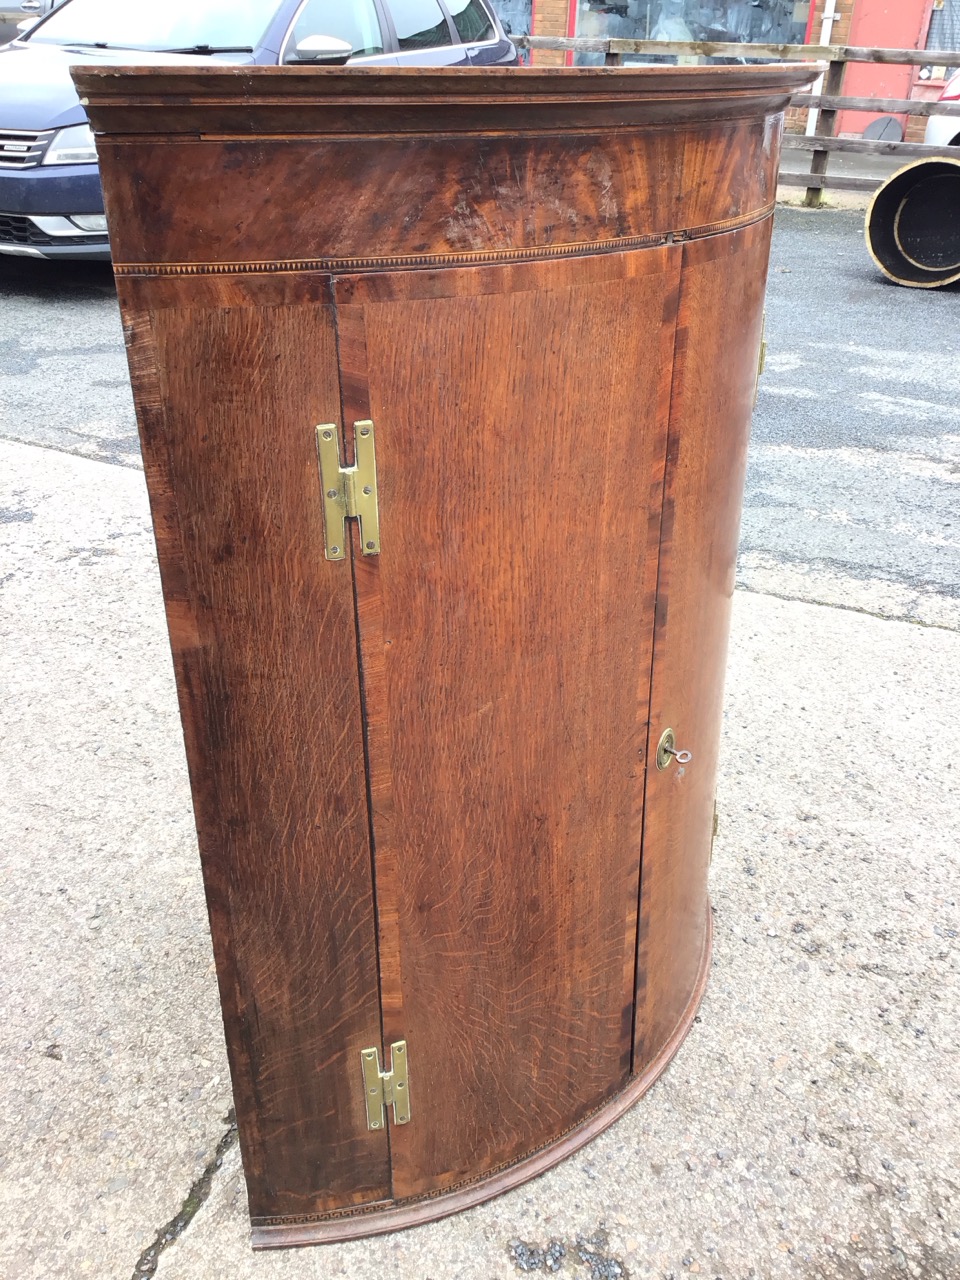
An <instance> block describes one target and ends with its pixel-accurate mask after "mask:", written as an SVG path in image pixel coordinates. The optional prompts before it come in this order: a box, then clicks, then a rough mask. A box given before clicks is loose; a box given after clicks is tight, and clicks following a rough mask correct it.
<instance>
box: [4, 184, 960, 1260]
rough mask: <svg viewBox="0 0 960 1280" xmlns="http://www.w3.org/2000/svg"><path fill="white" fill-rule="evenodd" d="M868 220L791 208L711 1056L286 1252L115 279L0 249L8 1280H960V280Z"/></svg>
mask: <svg viewBox="0 0 960 1280" xmlns="http://www.w3.org/2000/svg"><path fill="white" fill-rule="evenodd" d="M861 219H862V215H858V214H856V213H852V212H846V211H837V212H816V213H814V212H809V211H804V210H798V209H781V210H780V211H779V212H778V215H777V230H776V234H775V243H774V251H773V257H772V260H771V272H770V281H769V292H768V327H767V336H768V340H769V343H770V351H769V356H768V363H767V372H766V374H765V375H764V377H763V379H762V381H761V392H760V398H759V402H758V407H757V413H756V417H755V424H754V435H753V444H752V451H751V459H750V470H749V478H748V488H747V498H746V508H745V514H744V523H743V533H742V547H741V558H740V570H739V580H740V587H741V589H740V590H739V591H738V592H737V597H736V602H735V622H734V632H733V636H732V641H731V650H730V666H729V672H728V678H727V700H726V713H725V736H724V747H723V755H722V760H721V776H720V781H719V793H718V809H719V831H718V835H717V840H716V845H715V855H714V861H713V867H712V895H713V904H714V922H715V932H716V942H715V960H714V966H713V972H712V976H711V980H710V985H709V988H708V992H707V996H706V998H705V1001H704V1004H703V1006H702V1008H701V1011H700V1014H699V1016H698V1019H697V1023H696V1025H695V1026H694V1029H693V1031H692V1033H691V1035H690V1036H689V1038H688V1040H687V1041H686V1042H685V1044H684V1046H683V1047H682V1049H681V1051H680V1053H679V1054H678V1056H677V1058H676V1060H675V1062H674V1063H673V1065H672V1066H671V1067H670V1069H669V1070H668V1071H667V1072H666V1074H665V1075H664V1077H663V1078H662V1079H661V1080H660V1081H659V1082H658V1083H657V1084H656V1085H655V1086H654V1088H653V1089H652V1090H651V1091H650V1093H649V1094H648V1095H647V1096H646V1097H645V1098H644V1099H643V1100H642V1101H641V1102H640V1103H639V1104H638V1105H637V1106H636V1107H635V1108H634V1109H633V1110H632V1111H631V1112H630V1113H628V1114H627V1115H626V1116H625V1117H624V1118H623V1119H621V1120H620V1121H619V1122H618V1123H617V1124H616V1125H614V1126H613V1127H612V1128H611V1129H610V1130H609V1131H607V1132H606V1133H605V1134H603V1135H602V1136H601V1137H600V1138H598V1139H597V1140H596V1141H595V1142H593V1143H592V1144H590V1145H589V1146H588V1147H586V1148H584V1149H583V1150H582V1151H580V1152H579V1153H577V1154H576V1155H574V1156H573V1157H571V1158H570V1159H569V1160H567V1161H565V1162H564V1163H563V1164H561V1165H560V1166H559V1167H558V1168H556V1169H555V1170H553V1171H552V1172H550V1173H548V1174H545V1175H544V1176H542V1177H541V1178H539V1179H537V1180H536V1181H534V1182H532V1183H530V1184H528V1185H526V1186H524V1187H521V1188H520V1189H518V1190H517V1191H514V1192H512V1193H510V1194H508V1195H506V1196H503V1197H501V1198H500V1199H498V1200H496V1201H493V1202H491V1203H489V1204H486V1205H482V1206H480V1207H478V1208H476V1209H473V1210H471V1211H470V1212H468V1213H465V1214H462V1215H459V1216H457V1217H454V1218H450V1219H447V1220H445V1221H443V1222H440V1223H435V1224H432V1225H429V1226H425V1227H421V1228H417V1229H414V1230H410V1231H407V1232H403V1233H399V1234H394V1235H387V1236H383V1237H379V1238H376V1239H372V1240H368V1241H363V1242H357V1243H351V1244H346V1245H334V1246H326V1247H322V1248H314V1249H311V1250H303V1251H294V1252H288V1253H276V1254H259V1255H253V1254H252V1253H251V1252H250V1250H249V1247H248V1244H247V1227H246V1206H245V1197H244V1186H243V1179H242V1174H241V1170H240V1164H239V1155H238V1151H237V1147H236V1144H235V1142H234V1140H233V1130H232V1127H231V1124H230V1119H229V1108H230V1091H229V1081H228V1075H227V1069H226V1061H225V1055H224V1050H223V1037H222V1031H221V1028H220V1021H219V1011H218V1001H217V991H216V982H215V975H214V970H213V962H212V955H211V951H210V943H209V934H208V931H207V925H206V915H205V908H204V904H203V895H202V887H201V881H200V871H199V861H198V858H197V852H196V844H195V837H194V835H193V826H192V817H191V809H190V793H189V787H188V783H187V778H186V768H185V762H184V757H183V748H182V742H181V737H180V728H179V718H178V714H177V707H176V697H175V690H174V685H173V675H172V669H171V664H170V660H169V655H168V649H167V640H166V632H165V625H164V619H163V609H162V602H161V596H160V587H159V580H158V577H157V572H156V566H155V559H154V551H153V541H152V532H151V529H150V523H149V515H148V510H147V503H146V491H145V487H144V483H143V476H142V472H141V470H140V464H139V451H138V447H137V442H136V432H135V423H134V419H133V410H132V404H131V400H130V396H129V391H128V387H127V381H126V370H125V360H124V353H123V344H122V340H121V334H120V326H119V318H118V315H117V309H116V299H115V295H114V293H113V289H112V284H111V280H110V276H109V273H108V272H107V271H105V270H104V269H103V268H98V267H93V266H88V267H83V268H81V267H73V268H70V267H65V266H62V265H61V266H55V265H53V264H44V263H36V262H25V261H18V260H15V259H11V260H9V261H6V262H5V261H2V260H0V299H2V302H0V634H2V641H0V708H2V720H3V734H2V740H0V756H2V770H0V776H2V777H3V779H4V783H3V786H2V788H0V829H2V830H3V832H4V836H3V853H2V858H3V866H4V876H3V880H2V902H0V911H2V913H3V925H2V937H3V960H2V965H0V1010H2V1026H3V1029H2V1032H0V1134H2V1138H0V1208H2V1214H3V1220H4V1226H3V1229H2V1232H0V1275H2V1276H3V1277H4V1280H50V1278H51V1277H54V1276H64V1277H70V1280H73V1278H74V1277H86V1276H89V1277H93V1278H94V1280H107V1278H109V1280H113V1278H114V1277H116V1278H117V1280H127V1278H128V1277H131V1276H150V1275H156V1276H158V1277H161V1278H162V1280H174V1278H175V1280H208V1278H209V1280H221V1278H222V1277H226V1276H229V1277H230V1278H231V1280H243V1278H244V1277H251V1278H254V1277H255V1278H256V1280H274V1277H277V1278H281V1277H283V1278H287V1277H289V1278H290V1280H293V1278H296V1280H309V1278H312V1277H315V1278H316V1280H328V1278H330V1280H332V1278H333V1277H340V1276H346V1277H354V1278H356V1280H368V1277H369V1278H370V1280H373V1278H374V1277H380V1276H384V1275H390V1276H395V1277H404V1278H407V1277H409V1280H454V1278H456V1280H509V1278H510V1277H513V1276H516V1275H517V1274H520V1273H534V1274H536V1273H538V1272H541V1273H544V1274H546V1272H547V1271H548V1270H550V1268H551V1266H552V1262H551V1260H556V1261H557V1262H558V1263H559V1265H560V1266H561V1270H560V1272H559V1274H561V1275H569V1276H570V1277H572V1280H622V1278H623V1277H632V1278H633V1280H639V1278H644V1280H646V1278H648V1277H649V1278H655V1280H680V1277H682V1276H686V1275H700V1276H703V1277H710V1280H716V1278H718V1277H719V1278H720V1280H768V1278H769V1280H781V1278H783V1280H786V1278H788V1277H789V1278H790V1280H794V1278H796V1280H801V1278H802V1280H810V1278H817V1277H824V1278H825V1280H826V1278H828V1277H830V1278H836V1280H850V1278H855V1277H861V1276H863V1277H874V1280H894V1278H896V1280H900V1277H905V1276H913V1277H918V1278H921V1280H958V1278H960V1152H958V1145H957V1141H956V1134H957V1132H958V1130H960V1097H958V1085H957V1081H958V1078H960V1071H958V1067H960V1062H958V1058H960V1051H958V1047H957V1046H958V1043H960V1039H958V1023H960V1019H958V1013H957V1010H958V1008H960V943H958V934H960V908H958V899H960V853H958V840H957V829H958V816H960V774H958V768H957V765H956V763H955V762H956V760H957V759H958V758H960V717H958V715H957V707H958V705H960V553H958V543H960V516H958V510H960V508H958V503H957V493H958V484H960V374H958V372H957V367H956V346H957V330H958V322H960V293H958V292H957V291H955V290H954V291H950V290H946V291H942V292H927V291H919V290H918V291H909V290H903V289H898V288H896V287H895V286H892V285H889V284H887V283H886V282H884V281H883V280H882V279H880V277H879V276H878V274H877V272H876V271H875V269H874V268H873V266H872V264H871V263H870V261H869V258H868V256H867V254H866V251H865V249H864V245H863V239H862V232H861V226H862V221H861ZM548 1262H549V1263H550V1266H548Z"/></svg>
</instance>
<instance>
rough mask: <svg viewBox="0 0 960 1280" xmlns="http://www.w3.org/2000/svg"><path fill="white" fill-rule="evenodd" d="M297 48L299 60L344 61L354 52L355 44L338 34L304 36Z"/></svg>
mask: <svg viewBox="0 0 960 1280" xmlns="http://www.w3.org/2000/svg"><path fill="white" fill-rule="evenodd" d="M296 49H297V60H298V61H299V62H333V63H344V62H346V61H347V59H348V58H349V57H350V55H351V54H352V53H353V45H352V44H348V43H347V41H346V40H340V39H339V38H338V37H337V36H304V38H303V39H302V40H298V41H297V45H296Z"/></svg>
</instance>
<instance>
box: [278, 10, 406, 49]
mask: <svg viewBox="0 0 960 1280" xmlns="http://www.w3.org/2000/svg"><path fill="white" fill-rule="evenodd" d="M307 36H335V37H336V38H337V39H338V40H345V41H346V42H347V44H349V45H350V47H351V49H353V52H354V54H355V55H356V56H358V57H360V56H363V55H364V54H368V55H369V54H375V53H383V33H382V32H381V30H380V19H379V18H378V17H377V11H376V8H375V7H374V4H373V0H349V3H347V4H344V3H343V0H307V3H306V4H305V5H304V7H303V8H302V9H301V10H300V15H299V17H298V18H297V20H296V22H295V23H294V25H293V32H292V34H291V37H290V40H289V42H288V44H287V48H286V53H285V55H284V61H288V60H290V59H294V60H295V59H296V56H297V44H298V43H299V42H300V41H301V40H305V39H306V38H307Z"/></svg>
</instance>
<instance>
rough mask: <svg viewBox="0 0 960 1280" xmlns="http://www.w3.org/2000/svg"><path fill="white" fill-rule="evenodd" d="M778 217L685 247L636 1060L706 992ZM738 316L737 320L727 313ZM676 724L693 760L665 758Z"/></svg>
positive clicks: (648, 1058)
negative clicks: (747, 490)
mask: <svg viewBox="0 0 960 1280" xmlns="http://www.w3.org/2000/svg"><path fill="white" fill-rule="evenodd" d="M770 228H771V224H770V221H769V220H767V221H766V222H763V223H760V224H758V225H756V226H753V227H747V228H745V229H744V230H742V231H737V232H734V233H731V234H728V235H722V236H710V237H708V238H705V239H703V240H701V241H697V242H695V243H692V244H688V245H685V246H684V249H683V277H682V282H681V286H680V309H679V316H678V325H677V349H676V363H675V367H674V372H673V395H672V408H671V415H670V447H669V449H668V465H667V478H666V487H665V502H664V525H663V534H662V547H661V553H660V585H659V589H658V593H657V628H656V636H655V640H654V659H653V682H652V702H651V711H652V714H651V730H650V742H649V750H648V766H647V771H648V783H647V794H646V810H645V814H644V835H643V875H642V881H643V883H642V889H641V924H640V942H639V952H638V965H637V975H638V989H637V1027H636V1065H637V1069H638V1070H642V1069H643V1068H645V1067H647V1066H649V1065H650V1063H651V1062H652V1061H653V1059H654V1058H656V1057H657V1055H658V1054H660V1053H661V1052H662V1049H663V1046H664V1044H665V1043H666V1042H667V1041H669V1040H670V1038H671V1037H672V1036H673V1035H674V1033H675V1032H676V1030H677V1028H678V1026H679V1024H680V1022H681V1020H682V1019H683V1017H684V1014H685V1012H688V1010H689V1005H690V1002H691V1001H692V1000H695V999H696V998H698V996H699V990H698V975H701V974H703V972H704V958H705V950H706V947H707V946H708V943H709V920H708V910H709V907H708V900H707V864H708V861H709V857H710V847H711V842H712V826H713V819H714V789H715V785H716V774H717V756H718V752H719V747H720V729H721V723H722V701H723V675H724V669H725V667H726V655H727V635H728V632H729V627H730V606H731V603H732V600H733V589H734V583H735V578H736V561H737V541H738V535H739V528H740V505H741V499H742V494H743V482H744V475H745V472H746V462H747V441H748V437H749V432H750V415H751V411H752V408H753V401H754V396H755V391H756V384H757V359H758V352H759V346H760V330H761V323H762V312H763V291H764V282H765V279H766V266H767V255H768V253H769V247H770ZM722 317H725V318H726V319H722ZM667 728H671V729H673V730H674V733H675V735H676V746H677V748H678V749H679V750H681V751H690V752H691V753H692V756H693V759H692V760H691V762H690V763H689V764H687V765H685V766H681V765H679V764H678V763H677V762H676V761H673V762H672V763H670V764H668V765H667V767H666V768H664V769H662V770H661V769H658V768H657V766H656V762H655V756H656V750H657V743H658V740H659V737H660V735H661V734H662V733H663V731H664V730H665V729H667Z"/></svg>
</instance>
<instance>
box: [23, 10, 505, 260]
mask: <svg viewBox="0 0 960 1280" xmlns="http://www.w3.org/2000/svg"><path fill="white" fill-rule="evenodd" d="M211 61H215V62H231V63H237V64H251V65H259V66H277V65H286V64H297V65H300V66H302V65H304V64H312V65H318V66H319V65H343V64H344V63H350V64H353V63H358V64H362V65H376V66H389V67H398V66H399V67H405V66H418V67H438V66H457V65H460V66H487V65H492V64H503V63H512V62H516V61H517V52H516V49H515V48H514V46H513V44H512V43H511V41H510V40H508V39H507V37H506V36H505V35H504V32H503V28H502V26H501V25H500V22H499V20H498V18H497V17H496V14H495V13H494V12H493V10H492V9H491V8H490V7H489V5H488V3H487V0H282V2H280V0H163V3H162V4H149V5H141V4H136V3H131V0H64V3H63V4H60V5H59V6H58V7H57V8H55V9H54V10H53V11H52V12H51V13H50V14H49V15H48V16H47V17H46V18H43V19H41V21H39V22H38V23H37V24H36V26H34V27H32V28H31V29H30V30H29V31H26V32H24V33H22V34H21V35H20V37H19V38H18V39H16V40H14V41H13V42H12V43H11V44H8V45H5V46H3V47H2V48H0V253H12V254H20V255H27V256H30V257H37V258H109V256H110V247H109V242H108V239H107V226H106V220H105V218H104V215H103V196H102V193H101V190H100V175H99V173H98V171H97V155H96V149H95V147H94V142H93V135H92V134H91V132H90V128H89V126H88V124H87V120H86V116H85V114H84V110H83V107H82V106H81V105H80V100H79V98H78V97H77V94H76V91H75V90H74V87H73V81H72V80H71V79H70V67H71V66H72V65H73V64H76V63H92V62H110V63H122V64H128V65H129V64H131V63H133V64H137V65H141V66H142V65H144V64H153V65H156V64H162V63H198V62H200V63H208V62H211Z"/></svg>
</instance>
